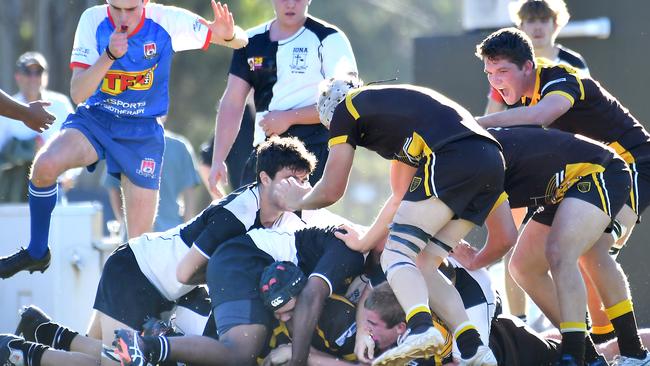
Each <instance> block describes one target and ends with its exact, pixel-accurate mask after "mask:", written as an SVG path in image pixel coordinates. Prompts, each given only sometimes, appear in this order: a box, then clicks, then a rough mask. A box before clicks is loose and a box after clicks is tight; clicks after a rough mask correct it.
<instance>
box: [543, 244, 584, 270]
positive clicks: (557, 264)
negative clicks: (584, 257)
mask: <svg viewBox="0 0 650 366" xmlns="http://www.w3.org/2000/svg"><path fill="white" fill-rule="evenodd" d="M544 254H545V256H546V261H547V262H548V265H549V267H550V268H551V271H554V270H557V269H560V268H562V267H564V266H565V265H566V264H567V263H569V260H568V259H569V258H567V255H566V253H564V252H563V251H562V249H561V245H559V244H558V243H556V242H552V241H549V242H548V243H547V244H546V248H545V249H544ZM574 262H575V264H576V265H577V261H574Z"/></svg>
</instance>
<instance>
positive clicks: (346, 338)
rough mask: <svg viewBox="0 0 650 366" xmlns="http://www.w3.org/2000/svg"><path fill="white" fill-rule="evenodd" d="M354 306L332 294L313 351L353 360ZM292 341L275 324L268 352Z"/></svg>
mask: <svg viewBox="0 0 650 366" xmlns="http://www.w3.org/2000/svg"><path fill="white" fill-rule="evenodd" d="M355 316H356V307H355V306H354V304H352V303H351V302H350V301H348V300H347V299H346V298H345V297H343V296H339V295H336V294H333V295H332V296H330V297H329V298H328V299H326V300H325V306H324V307H323V311H322V312H321V315H320V318H319V319H318V324H317V325H316V330H315V331H314V335H313V337H312V340H311V346H312V347H314V348H315V349H317V350H319V351H321V352H325V353H327V354H330V355H332V356H335V357H339V358H342V359H345V360H348V361H356V356H355V355H354V340H355V337H356V334H357V324H356V319H355ZM290 342H291V335H290V333H289V329H288V328H287V325H286V324H285V323H284V322H277V323H276V325H275V327H274V328H273V331H272V334H271V338H270V340H269V347H270V349H273V348H276V347H278V346H279V345H282V344H287V343H290Z"/></svg>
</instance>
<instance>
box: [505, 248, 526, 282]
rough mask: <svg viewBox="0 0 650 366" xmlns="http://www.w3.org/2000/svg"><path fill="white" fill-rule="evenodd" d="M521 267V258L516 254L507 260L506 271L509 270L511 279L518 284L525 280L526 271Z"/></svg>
mask: <svg viewBox="0 0 650 366" xmlns="http://www.w3.org/2000/svg"><path fill="white" fill-rule="evenodd" d="M523 267H524V266H523V263H522V260H521V258H519V256H518V255H513V256H512V257H510V261H509V262H508V271H509V272H510V276H511V277H512V279H514V280H515V282H517V283H518V284H521V282H522V281H524V280H525V273H526V271H525V270H524V269H523Z"/></svg>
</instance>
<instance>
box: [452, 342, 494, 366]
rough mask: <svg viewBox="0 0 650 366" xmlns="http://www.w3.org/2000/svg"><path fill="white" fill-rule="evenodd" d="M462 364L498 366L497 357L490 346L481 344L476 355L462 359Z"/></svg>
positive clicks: (464, 365) (469, 365)
mask: <svg viewBox="0 0 650 366" xmlns="http://www.w3.org/2000/svg"><path fill="white" fill-rule="evenodd" d="M460 365H461V366H497V359H496V358H495V357H494V354H493V353H492V350H491V349H490V347H488V346H479V347H478V349H477V350H476V353H475V354H474V356H472V357H470V358H469V359H467V360H466V359H463V358H461V359H460Z"/></svg>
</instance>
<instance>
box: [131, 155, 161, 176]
mask: <svg viewBox="0 0 650 366" xmlns="http://www.w3.org/2000/svg"><path fill="white" fill-rule="evenodd" d="M155 171H156V161H155V160H153V159H151V158H144V159H142V161H140V169H138V170H136V171H135V172H136V173H138V174H140V175H142V176H145V177H150V178H153V176H154V174H153V173H154V172H155Z"/></svg>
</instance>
